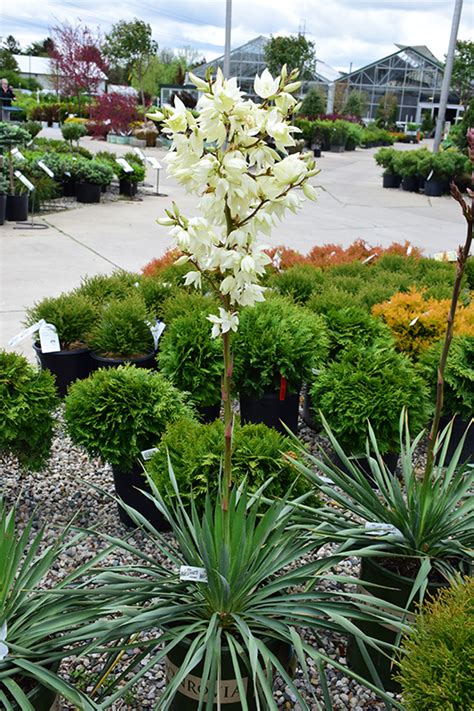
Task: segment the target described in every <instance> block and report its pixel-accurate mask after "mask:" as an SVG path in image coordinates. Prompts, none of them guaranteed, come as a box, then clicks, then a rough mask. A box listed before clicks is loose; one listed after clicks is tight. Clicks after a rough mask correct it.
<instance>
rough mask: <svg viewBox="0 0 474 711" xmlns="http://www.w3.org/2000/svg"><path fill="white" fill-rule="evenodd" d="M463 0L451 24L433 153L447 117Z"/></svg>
mask: <svg viewBox="0 0 474 711" xmlns="http://www.w3.org/2000/svg"><path fill="white" fill-rule="evenodd" d="M461 10H462V0H456V4H455V6H454V13H453V22H452V24H451V36H450V38H449V47H448V54H447V55H446V65H445V67H444V74H443V83H442V85H441V96H440V99H439V109H438V119H437V121H436V132H435V138H434V144H433V153H437V152H438V151H439V145H440V143H441V134H442V133H443V127H444V120H445V118H446V106H447V103H448V96H449V87H450V84H451V74H452V71H453V61H454V51H455V49H456V39H457V36H458V29H459V21H460V19H461Z"/></svg>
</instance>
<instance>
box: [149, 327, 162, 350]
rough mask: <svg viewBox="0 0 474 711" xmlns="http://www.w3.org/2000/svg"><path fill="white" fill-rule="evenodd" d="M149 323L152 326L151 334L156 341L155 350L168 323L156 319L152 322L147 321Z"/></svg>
mask: <svg viewBox="0 0 474 711" xmlns="http://www.w3.org/2000/svg"><path fill="white" fill-rule="evenodd" d="M147 325H148V326H149V328H150V331H151V335H152V336H153V340H154V342H155V350H156V349H157V348H158V343H159V341H160V338H161V336H162V335H163V331H164V330H165V328H166V323H163V321H158V320H157V321H156V323H150V321H148V322H147Z"/></svg>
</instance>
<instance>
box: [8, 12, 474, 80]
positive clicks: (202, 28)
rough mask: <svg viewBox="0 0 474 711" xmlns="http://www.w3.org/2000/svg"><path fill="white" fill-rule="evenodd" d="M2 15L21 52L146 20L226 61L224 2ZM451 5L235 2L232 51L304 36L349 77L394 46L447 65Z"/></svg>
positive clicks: (178, 41) (169, 39)
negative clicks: (70, 27) (80, 32)
mask: <svg viewBox="0 0 474 711" xmlns="http://www.w3.org/2000/svg"><path fill="white" fill-rule="evenodd" d="M0 2H2V5H3V9H2V11H1V14H0V19H1V24H0V33H1V36H3V38H5V37H6V36H7V35H9V34H12V35H14V37H15V38H16V39H17V40H18V41H19V42H20V44H21V45H22V46H26V45H27V44H29V43H30V42H32V41H33V40H39V39H43V38H44V37H45V36H47V34H48V32H49V29H50V27H51V26H52V25H54V24H57V23H58V22H62V21H64V20H69V21H70V22H75V21H76V20H77V19H80V20H82V22H84V23H86V24H88V25H89V26H90V27H94V28H95V27H97V26H98V27H100V30H101V32H102V33H105V32H107V31H108V30H109V29H110V27H111V25H112V24H113V23H114V22H117V21H118V20H121V19H125V20H131V19H133V18H134V17H138V18H140V19H143V20H146V21H147V22H149V23H150V24H151V26H152V29H153V36H154V39H156V40H157V41H158V43H159V45H160V47H161V48H164V47H167V48H174V49H179V48H182V47H184V46H190V47H193V48H194V49H196V50H197V51H199V53H200V55H202V56H205V57H206V59H207V60H210V59H213V58H215V57H217V56H219V55H221V54H222V53H223V49H224V20H225V5H226V2H225V0H173V1H172V2H171V1H169V0H168V1H167V2H164V1H163V0H153V1H152V0H147V1H146V2H133V0H128V1H127V2H124V1H122V0H114V2H109V1H106V0H76V1H75V2H73V1H70V2H59V0H43V2H41V3H38V0H21V2H18V3H16V5H15V7H13V4H10V3H9V5H10V7H9V8H7V3H6V1H5V0H0ZM453 7H454V0H233V11H232V47H238V46H239V45H241V44H244V43H245V42H248V41H249V40H251V39H253V38H254V37H256V36H257V35H261V34H263V35H268V36H269V35H271V34H273V35H279V34H296V33H297V32H298V30H299V29H300V28H303V27H304V28H305V32H306V37H307V38H308V39H310V40H312V41H313V42H314V43H315V46H316V54H317V57H319V58H320V59H322V60H324V61H325V62H327V63H328V64H331V65H332V66H333V67H334V68H336V69H340V70H343V71H348V69H349V66H350V64H351V63H352V65H353V68H357V67H361V66H363V65H365V64H368V63H370V62H372V61H374V60H376V59H380V58H381V57H383V56H385V55H387V54H391V53H392V52H393V51H395V48H394V43H395V42H398V43H403V44H425V45H427V46H428V47H429V49H430V50H431V51H432V52H433V53H434V54H435V55H436V56H437V57H438V58H439V59H443V57H444V55H445V53H446V50H447V46H448V42H449V33H450V26H451V16H452V11H453ZM473 8H474V2H473V0H464V8H463V14H462V18H461V27H460V31H459V38H460V39H473V35H474V32H473V27H474V17H473V15H474V10H473Z"/></svg>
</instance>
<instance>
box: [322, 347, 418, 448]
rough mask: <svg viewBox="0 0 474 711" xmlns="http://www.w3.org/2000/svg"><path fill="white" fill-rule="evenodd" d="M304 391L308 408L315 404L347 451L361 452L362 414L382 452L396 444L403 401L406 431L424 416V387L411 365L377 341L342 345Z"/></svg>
mask: <svg viewBox="0 0 474 711" xmlns="http://www.w3.org/2000/svg"><path fill="white" fill-rule="evenodd" d="M310 392H311V397H312V399H313V407H314V410H315V411H316V412H317V413H318V412H319V410H321V412H322V414H323V415H324V417H325V418H326V420H327V422H328V424H329V426H330V428H331V430H332V431H333V433H334V435H335V437H336V439H337V440H338V441H339V443H340V444H341V445H342V447H343V448H345V449H347V451H348V452H352V453H353V454H363V453H364V452H365V442H366V438H367V436H368V430H367V421H368V420H369V421H370V424H371V426H372V428H373V430H374V432H375V436H376V438H377V443H378V446H379V450H380V452H381V453H382V454H384V453H387V452H397V451H398V450H399V420H400V412H401V410H402V408H403V407H405V408H406V409H407V412H408V418H409V424H410V429H411V431H412V432H416V433H417V432H419V431H420V430H421V429H422V428H423V427H424V426H425V425H426V423H427V420H428V416H429V405H428V389H427V386H426V384H425V382H424V379H423V378H422V376H421V375H420V374H419V373H418V372H417V370H416V369H415V366H414V365H413V364H412V363H411V362H410V361H409V360H408V358H406V357H405V356H404V355H402V354H400V353H397V352H396V351H394V350H393V349H392V348H381V347H380V346H379V345H378V344H375V345H372V346H371V347H366V346H365V344H361V345H360V346H359V347H353V348H349V349H347V350H345V351H343V353H342V354H341V356H340V358H339V359H338V360H334V361H332V362H331V363H329V364H328V366H327V367H326V368H324V369H323V370H322V371H321V372H320V374H319V375H318V377H317V378H316V379H315V381H314V383H313V385H312V387H311V391H310ZM318 417H319V415H318Z"/></svg>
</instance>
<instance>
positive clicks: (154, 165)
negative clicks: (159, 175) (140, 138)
mask: <svg viewBox="0 0 474 711" xmlns="http://www.w3.org/2000/svg"><path fill="white" fill-rule="evenodd" d="M146 160H147V162H148V163H149V164H150V165H151V167H152V168H155V169H156V170H161V163H159V162H158V161H157V159H156V158H155V157H154V156H147V157H146Z"/></svg>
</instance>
